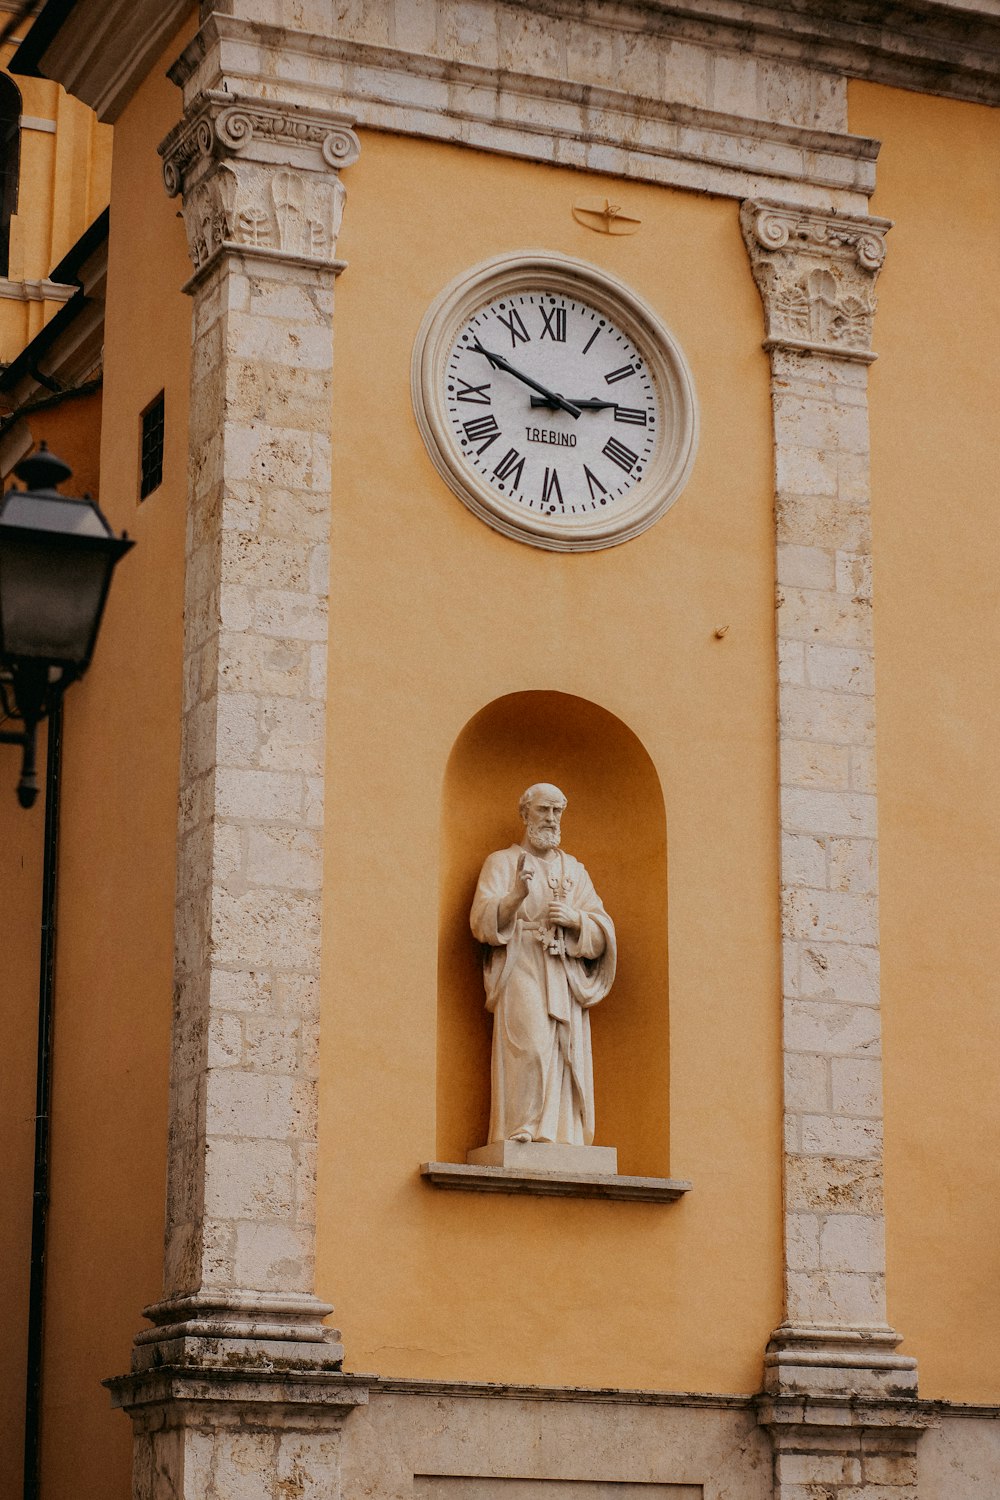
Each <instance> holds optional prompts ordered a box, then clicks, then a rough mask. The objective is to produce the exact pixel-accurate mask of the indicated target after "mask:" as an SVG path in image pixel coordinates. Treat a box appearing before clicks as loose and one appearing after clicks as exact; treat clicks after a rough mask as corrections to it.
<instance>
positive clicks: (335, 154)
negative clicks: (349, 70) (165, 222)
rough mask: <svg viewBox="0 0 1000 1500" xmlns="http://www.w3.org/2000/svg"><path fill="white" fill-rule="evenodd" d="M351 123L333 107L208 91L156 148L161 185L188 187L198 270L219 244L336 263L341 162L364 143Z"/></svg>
mask: <svg viewBox="0 0 1000 1500" xmlns="http://www.w3.org/2000/svg"><path fill="white" fill-rule="evenodd" d="M352 123H353V122H352V121H351V120H350V119H349V118H348V117H346V116H344V115H340V114H337V113H335V112H334V111H332V110H316V109H305V108H302V107H300V106H298V105H291V104H281V103H277V102H275V101H274V100H259V99H247V98H241V97H239V96H235V95H233V94H228V93H218V92H213V93H209V94H205V95H203V96H202V97H201V99H200V100H199V101H198V105H197V108H196V109H195V110H193V111H192V112H190V113H189V115H188V117H187V118H186V119H185V120H183V121H182V122H181V123H180V124H179V125H178V126H177V127H176V128H175V129H174V130H172V131H171V133H170V135H168V136H167V138H166V140H165V141H164V142H163V143H162V145H161V146H160V148H159V150H160V155H161V156H162V157H163V181H164V186H165V187H166V190H167V192H168V193H169V194H170V196H171V197H176V196H178V195H182V196H183V215H184V223H185V227H186V229H187V235H188V248H189V250H190V254H191V259H192V261H193V263H194V268H195V272H196V273H198V272H200V271H203V270H204V269H205V268H206V267H207V266H208V265H209V263H210V262H211V261H212V260H214V258H215V257H216V256H217V255H218V254H220V253H221V252H222V251H223V250H234V251H240V252H242V253H244V254H249V255H264V256H270V257H272V258H279V259H289V258H291V259H294V260H297V261H304V262H306V263H308V264H314V265H319V266H323V265H326V266H330V265H333V264H334V255H335V251H336V244H337V235H338V233H339V231H340V223H341V218H342V216H343V208H344V197H345V191H344V185H343V183H342V182H341V181H340V175H339V174H340V169H341V168H342V167H349V166H351V165H352V164H353V163H354V162H355V161H357V159H358V156H359V154H360V150H361V146H360V142H359V141H358V138H357V136H356V135H355V133H354V131H353V129H352V128H351V126H352Z"/></svg>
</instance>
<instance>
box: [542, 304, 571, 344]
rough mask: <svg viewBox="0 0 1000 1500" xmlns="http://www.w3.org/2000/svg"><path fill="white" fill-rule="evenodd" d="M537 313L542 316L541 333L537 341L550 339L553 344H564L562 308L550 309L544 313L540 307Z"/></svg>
mask: <svg viewBox="0 0 1000 1500" xmlns="http://www.w3.org/2000/svg"><path fill="white" fill-rule="evenodd" d="M538 311H539V312H540V313H541V315H542V331H541V333H540V334H539V339H540V340H541V339H551V340H552V341H553V343H556V344H565V342H566V309H565V308H564V307H551V308H549V309H548V311H546V309H545V308H544V307H540V308H539V309H538Z"/></svg>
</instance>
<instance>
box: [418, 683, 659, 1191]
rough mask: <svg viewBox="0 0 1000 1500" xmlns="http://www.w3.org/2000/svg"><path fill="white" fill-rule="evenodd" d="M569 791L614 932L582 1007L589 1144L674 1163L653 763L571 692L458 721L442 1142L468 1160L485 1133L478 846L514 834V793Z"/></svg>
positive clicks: (441, 984)
mask: <svg viewBox="0 0 1000 1500" xmlns="http://www.w3.org/2000/svg"><path fill="white" fill-rule="evenodd" d="M536 781H552V782H555V784H556V785H557V786H559V787H560V788H561V790H562V791H563V792H564V793H565V794H566V796H567V797H568V799H569V805H568V806H567V809H566V812H565V814H564V816H563V825H562V835H563V847H564V849H565V850H566V851H567V853H569V854H573V855H575V856H576V857H577V858H578V859H580V860H582V862H583V863H584V864H585V865H586V867H587V870H588V871H589V873H590V875H591V878H592V879H593V882H594V885H595V886H596V888H597V891H598V894H599V895H600V897H601V899H602V900H603V902H604V905H605V907H606V908H607V910H608V911H609V912H610V914H611V916H612V917H613V919H614V922H615V926H616V928H617V931H618V950H619V961H618V975H617V978H616V980H615V984H614V988H613V989H612V991H611V994H610V995H609V996H608V997H607V999H606V1000H604V1001H603V1002H602V1003H601V1004H600V1005H598V1006H597V1007H595V1009H594V1010H593V1011H592V1012H591V1021H592V1026H593V1046H594V1074H595V1093H596V1109H597V1133H596V1136H595V1141H594V1143H595V1145H599V1146H617V1147H618V1153H619V1171H620V1172H623V1173H639V1174H643V1175H650V1176H656V1175H663V1176H665V1175H667V1173H668V1170H669V1154H670V1153H669V1136H668V1102H669V1101H668V1082H669V1061H670V1059H669V1037H668V1028H667V1022H668V1007H667V998H668V997H667V837H666V818H665V814H664V807H663V794H662V792H661V790H660V781H659V777H658V776H657V773H656V769H655V767H654V765H653V762H652V761H651V760H650V758H649V755H648V754H647V752H646V750H645V748H644V747H643V745H642V743H641V742H640V741H639V739H638V738H637V737H636V735H634V734H633V733H632V731H631V730H630V729H629V728H628V727H627V726H626V725H625V724H623V723H622V721H621V720H620V719H618V718H616V717H615V716H614V714H610V713H608V712H607V710H606V709H603V708H599V707H598V706H597V705H596V704H595V703H590V702H589V701H588V700H587V699H585V698H576V697H572V696H571V695H570V694H568V693H550V692H529V693H511V694H509V695H508V696H506V697H504V698H497V699H496V700H495V701H494V702H493V703H490V704H488V705H487V707H486V708H484V709H482V710H481V711H480V712H479V713H478V714H476V715H475V717H474V718H472V719H470V720H469V722H468V724H466V726H465V728H464V729H463V730H462V732H461V734H460V735H459V736H458V739H457V740H456V742H455V745H454V747H453V749H452V752H451V755H450V757H449V759H448V766H447V769H446V771H445V777H444V789H443V804H442V819H441V905H440V914H439V923H440V925H439V930H438V1054H437V1070H438V1072H437V1076H438V1083H437V1150H438V1157H439V1160H441V1161H457V1162H464V1160H465V1153H466V1152H467V1151H468V1150H469V1149H470V1148H472V1147H475V1146H482V1145H484V1144H485V1142H486V1134H487V1130H488V1127H489V1116H490V1099H489V1090H490V1038H491V1028H492V1018H491V1017H490V1016H489V1015H488V1014H487V1012H486V1009H485V1004H484V995H483V982H482V971H481V956H480V955H481V950H480V947H479V944H478V943H476V942H475V941H474V939H473V937H472V934H471V932H470V930H469V909H470V907H471V905H472V898H473V894H474V892H475V888H476V880H477V877H478V875H479V870H480V867H481V865H482V863H483V860H484V859H485V857H486V855H487V854H489V853H490V852H491V851H493V850H494V849H503V848H505V847H507V846H508V845H510V844H514V843H518V842H520V839H521V836H522V831H523V825H522V823H521V820H520V817H519V816H518V811H517V804H518V799H519V797H520V795H521V793H522V792H523V791H524V789H525V788H526V787H528V786H530V785H531V784H532V783H533V782H536Z"/></svg>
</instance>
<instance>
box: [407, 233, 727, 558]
mask: <svg viewBox="0 0 1000 1500" xmlns="http://www.w3.org/2000/svg"><path fill="white" fill-rule="evenodd" d="M539 289H542V290H544V291H545V292H552V293H555V294H556V295H563V296H567V297H575V298H580V299H581V300H583V301H585V302H587V303H588V304H589V305H590V306H591V307H593V308H595V309H596V310H597V311H599V312H601V313H603V314H604V315H605V316H606V317H607V318H609V319H610V320H611V321H613V322H614V323H615V324H616V325H617V326H618V327H619V328H620V329H621V331H622V332H623V333H625V334H626V336H627V337H628V338H630V339H631V340H632V342H633V343H634V344H635V346H636V349H637V350H638V352H639V354H640V355H641V356H642V358H643V360H644V361H645V362H646V365H647V367H648V369H649V371H650V373H651V375H652V378H653V381H654V383H655V385H656V386H657V388H658V395H659V401H660V408H661V413H662V419H661V433H660V439H659V443H658V446H657V449H656V453H655V455H654V457H653V459H652V461H651V463H650V465H649V468H648V469H647V471H646V473H645V474H644V475H643V477H642V478H641V479H640V480H639V482H638V483H637V484H636V485H634V486H633V488H632V489H631V490H630V491H629V492H628V493H627V494H626V495H624V496H622V497H621V498H620V499H618V500H616V501H615V503H614V506H613V507H612V508H611V509H610V510H609V511H606V512H603V511H602V512H600V513H595V514H594V515H591V516H584V517H574V518H573V519H571V520H567V519H565V518H564V517H561V518H559V519H558V520H556V519H555V518H554V517H550V516H546V515H543V514H539V513H535V512H530V511H526V510H525V508H524V506H523V505H521V504H520V503H519V502H518V501H516V500H511V499H509V498H508V497H507V496H505V495H503V494H500V493H499V492H498V491H497V490H495V489H494V488H493V486H492V485H490V484H488V483H487V481H486V480H485V479H484V478H483V477H482V475H480V474H478V473H477V472H476V470H475V469H473V467H472V466H471V465H470V464H469V463H468V462H467V461H466V459H465V458H464V457H463V455H462V453H461V451H460V450H459V448H458V446H457V445H456V442H455V437H454V432H453V430H452V426H451V423H450V422H449V420H448V416H447V411H446V407H445V387H446V380H447V377H446V365H447V360H448V357H449V355H450V354H451V351H452V347H453V345H454V342H455V340H456V338H457V337H458V335H459V332H460V331H461V329H462V328H463V327H464V326H465V324H466V323H467V322H468V320H469V319H470V318H471V317H472V315H473V314H474V313H475V312H477V311H478V310H479V309H480V308H481V307H483V306H485V305H486V304H488V303H490V302H492V301H494V300H495V299H496V298H498V297H504V296H516V295H518V294H519V293H523V292H528V291H536V290H539ZM410 387H411V392H412V397H413V410H414V413H415V416H416V419H417V426H418V427H419V429H420V433H421V436H422V437H423V440H424V443H425V445H426V447H427V451H428V453H429V455H430V458H431V461H432V463H433V464H434V467H435V468H436V469H437V471H438V473H439V474H440V475H441V477H442V479H443V480H444V481H445V483H446V484H447V485H448V486H449V487H450V488H451V489H452V490H453V491H454V493H455V494H456V495H457V496H458V498H459V499H460V500H461V501H462V502H463V503H464V504H465V505H467V506H468V508H469V509H470V510H471V511H472V512H473V514H474V515H477V516H478V517H479V518H480V520H482V521H485V522H486V523H487V525H489V526H492V527H493V528H494V529H495V530H497V531H500V532H502V533H503V534H504V536H509V537H513V538H514V539H515V540H516V541H519V542H528V543H530V544H531V545H532V546H535V547H543V548H546V549H547V550H548V551H552V552H587V551H592V550H596V549H598V548H602V547H615V546H617V545H618V544H619V543H621V542H627V541H629V540H630V539H631V538H632V537H635V536H638V535H639V534H640V532H643V531H645V530H646V529H647V527H649V526H652V525H653V523H654V522H655V521H658V520H659V518H660V517H661V516H662V515H663V514H664V512H665V511H666V510H668V509H669V507H670V506H671V505H673V503H674V501H675V500H676V499H677V497H678V495H679V494H680V492H681V490H682V489H683V488H684V485H685V483H686V482H687V479H688V475H689V474H690V472H691V466H692V464H693V463H694V458H695V452H696V449H697V445H698V406H697V401H696V398H695V392H694V383H693V381H692V379H691V372H690V370H689V369H688V366H687V362H686V360H685V358H684V356H683V354H682V353H681V350H680V347H679V345H678V344H677V342H676V340H675V339H674V338H673V336H672V335H671V333H670V332H669V330H668V329H667V328H666V327H665V326H664V324H663V323H662V322H661V320H660V318H659V317H658V316H657V314H656V313H655V312H654V311H653V310H652V308H651V307H650V306H649V304H648V303H646V302H645V301H644V300H643V299H642V298H641V297H639V296H638V295H637V293H635V292H634V291H633V290H632V289H631V287H628V286H626V284H625V283H624V282H623V281H619V279H618V278H617V277H616V276H612V275H610V274H609V273H608V272H607V271H604V270H601V269H600V268H598V267H597V266H593V265H589V264H588V263H587V262H585V261H580V260H574V259H572V258H571V257H569V256H566V255H558V254H556V253H554V252H551V251H526V252H523V253H521V254H518V255H503V256H497V257H495V258H493V259H492V260H488V261H484V262H483V263H482V264H480V265H478V266H474V267H473V268H472V269H471V270H468V271H465V272H463V273H462V275H461V276H459V277H457V278H456V279H455V280H454V281H452V282H451V283H450V284H449V285H448V286H446V287H445V288H444V290H443V291H442V292H441V293H440V295H439V296H438V297H437V298H436V299H435V301H434V302H433V303H432V304H431V306H430V307H429V308H428V310H427V313H426V314H425V316H424V319H423V321H422V323H421V325H420V328H419V331H418V333H417V338H416V342H415V344H414V347H413V361H412V365H411V371H410Z"/></svg>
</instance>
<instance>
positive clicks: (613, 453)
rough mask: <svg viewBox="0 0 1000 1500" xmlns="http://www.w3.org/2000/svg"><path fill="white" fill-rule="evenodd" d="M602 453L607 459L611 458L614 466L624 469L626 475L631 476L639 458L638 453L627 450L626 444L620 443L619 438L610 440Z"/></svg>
mask: <svg viewBox="0 0 1000 1500" xmlns="http://www.w3.org/2000/svg"><path fill="white" fill-rule="evenodd" d="M601 452H602V453H603V454H604V457H605V458H610V460H611V462H612V463H613V464H617V465H618V467H619V468H620V469H624V470H625V473H626V474H631V472H632V470H633V468H634V467H635V465H636V462H637V461H638V458H639V455H638V453H633V452H632V449H631V448H626V446H625V444H624V443H620V442H619V441H618V439H617V438H608V440H607V442H606V443H605V444H604V447H603V448H602V449H601Z"/></svg>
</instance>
